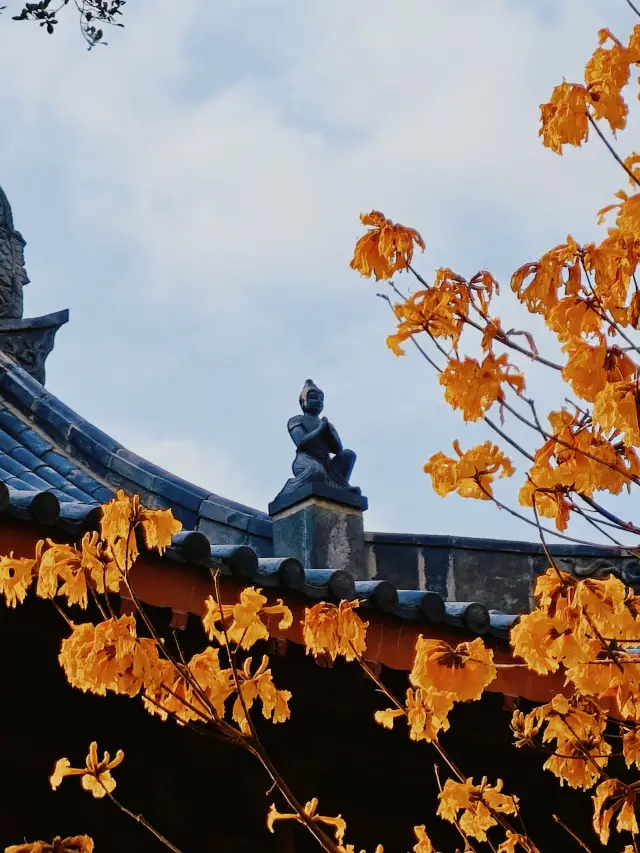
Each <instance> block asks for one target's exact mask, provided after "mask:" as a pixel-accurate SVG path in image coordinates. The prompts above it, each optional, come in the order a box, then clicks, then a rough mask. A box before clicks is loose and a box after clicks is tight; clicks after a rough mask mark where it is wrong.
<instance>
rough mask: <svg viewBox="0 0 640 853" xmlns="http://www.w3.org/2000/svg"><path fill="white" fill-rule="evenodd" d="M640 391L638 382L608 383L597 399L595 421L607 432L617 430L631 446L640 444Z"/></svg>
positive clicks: (594, 410) (594, 409)
mask: <svg viewBox="0 0 640 853" xmlns="http://www.w3.org/2000/svg"><path fill="white" fill-rule="evenodd" d="M639 396H640V394H639V391H638V383H637V380H634V381H632V382H608V383H607V385H606V386H605V388H604V390H602V391H600V393H599V394H598V395H597V397H596V401H595V406H594V408H593V419H594V421H597V422H598V423H599V424H600V426H601V427H602V428H603V429H605V430H612V429H615V430H617V431H618V432H621V433H622V434H623V435H624V437H625V442H626V443H627V444H630V445H638V444H640V425H639V424H638V401H639Z"/></svg>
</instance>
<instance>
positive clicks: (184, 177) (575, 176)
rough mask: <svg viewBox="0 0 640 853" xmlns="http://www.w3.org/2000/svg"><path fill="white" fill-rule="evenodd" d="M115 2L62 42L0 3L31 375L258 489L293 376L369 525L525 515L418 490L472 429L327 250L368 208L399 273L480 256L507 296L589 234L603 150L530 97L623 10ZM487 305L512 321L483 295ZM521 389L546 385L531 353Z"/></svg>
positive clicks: (340, 253) (512, 315) (435, 528)
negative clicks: (514, 279) (313, 385)
mask: <svg viewBox="0 0 640 853" xmlns="http://www.w3.org/2000/svg"><path fill="white" fill-rule="evenodd" d="M621 5H622V4H621ZM605 12H606V16H605V14H604V13H605ZM126 14H127V18H126V22H127V29H126V30H124V31H115V32H113V33H110V34H109V40H110V45H109V47H108V48H106V49H103V50H96V51H93V52H92V53H91V54H89V55H87V54H86V51H84V50H83V49H82V44H81V43H80V42H79V37H78V35H77V31H76V30H75V28H74V27H72V26H68V27H67V29H66V31H64V30H61V31H60V32H59V33H57V34H56V35H55V36H54V37H52V38H46V37H43V36H42V35H41V34H40V33H39V32H34V31H33V30H31V29H30V28H28V27H26V26H25V25H22V24H14V23H12V22H10V21H6V20H2V21H1V22H0V74H2V79H3V81H4V82H3V91H2V92H0V120H2V126H3V133H2V135H1V138H0V162H2V163H3V170H2V173H0V182H2V183H3V184H4V186H5V188H6V190H7V191H8V193H9V195H10V198H11V199H12V200H13V203H14V208H15V213H16V220H17V223H18V227H19V228H21V229H22V230H23V232H24V233H25V236H26V238H27V240H28V241H29V246H28V249H27V260H28V264H29V268H30V273H31V278H32V281H33V283H32V284H31V285H30V286H29V290H28V293H27V309H28V310H29V311H31V312H33V313H36V312H42V313H44V311H48V310H54V309H55V308H59V307H63V306H64V305H67V304H68V305H69V306H70V307H71V309H72V322H71V324H70V325H69V326H68V327H67V328H65V329H63V330H62V331H61V333H60V335H59V339H58V344H57V350H56V352H55V353H54V355H53V356H52V358H51V361H50V369H49V377H50V379H49V384H50V387H51V389H52V390H53V391H55V392H56V393H59V394H60V396H62V397H63V398H64V399H65V401H66V402H68V403H69V404H70V405H73V406H75V407H76V408H78V409H79V411H80V412H81V413H82V414H83V415H85V416H86V417H90V418H91V420H93V421H94V422H95V423H97V424H98V425H99V426H101V427H103V428H105V425H106V424H108V423H114V422H117V423H120V424H122V431H123V432H124V433H125V434H126V435H131V436H132V438H133V443H134V444H135V445H136V446H132V449H134V450H136V451H137V452H141V453H143V452H145V448H147V449H148V453H149V454H150V455H151V456H152V455H153V454H160V456H161V457H162V459H161V458H160V457H158V458H157V459H155V461H159V462H160V464H165V465H166V466H168V467H170V468H171V469H172V470H175V473H177V474H180V475H182V476H185V477H187V478H189V477H191V476H192V474H197V473H198V472H199V471H201V472H202V475H201V476H199V477H197V478H196V477H195V476H194V477H193V478H194V479H195V480H196V481H197V482H202V484H203V485H205V486H206V487H208V488H209V487H210V488H211V489H212V490H213V491H220V489H219V487H218V485H217V482H218V481H220V480H221V481H222V482H224V483H228V496H229V497H231V498H234V499H237V500H243V501H247V502H251V499H250V496H251V495H253V496H254V497H255V501H256V502H258V503H259V504H260V505H261V507H262V508H264V506H265V503H266V502H267V500H268V499H269V497H271V496H273V494H275V493H276V492H277V491H278V489H279V488H280V486H281V484H282V481H283V480H284V479H285V478H286V477H287V476H288V474H289V465H290V462H291V456H292V445H291V444H290V441H289V438H288V436H287V434H286V430H285V423H286V418H287V417H289V416H290V415H291V414H293V413H294V411H295V408H296V400H297V394H298V391H299V386H301V384H302V382H303V381H304V379H305V378H306V377H307V376H308V375H310V376H312V377H313V378H314V379H316V381H318V382H320V383H321V384H324V385H325V390H326V393H327V414H328V415H329V416H330V417H331V418H332V420H334V421H335V422H336V424H337V426H338V427H339V429H340V431H341V433H342V434H343V437H344V440H345V442H346V443H348V444H351V445H352V446H355V449H356V450H357V451H358V453H359V461H358V464H357V468H356V478H357V481H358V482H359V483H360V484H361V485H362V486H363V488H364V490H365V492H367V493H368V494H369V498H370V504H371V506H372V510H371V511H370V515H371V524H370V526H379V524H380V525H382V524H383V523H384V524H388V525H389V526H390V527H392V528H393V529H396V530H400V529H410V530H411V529H413V530H420V531H432V532H456V533H460V534H465V533H467V534H471V533H474V532H475V533H487V532H491V531H493V532H494V534H495V535H509V534H510V533H513V532H514V531H517V532H518V533H519V534H520V535H523V536H530V535H531V534H529V532H528V531H527V530H526V529H523V528H518V527H514V526H513V525H512V524H511V522H509V521H505V520H504V518H503V517H498V516H497V514H496V513H495V511H494V510H493V509H492V508H491V507H485V506H482V507H477V506H475V505H474V506H471V507H469V506H468V505H464V515H463V516H461V505H460V504H459V502H457V501H456V499H451V500H447V501H441V499H440V498H438V497H437V496H435V495H434V494H433V493H432V492H431V491H430V488H429V483H428V480H427V478H426V477H425V476H424V474H422V472H421V465H422V464H423V462H424V461H425V460H426V459H427V458H428V456H429V455H431V453H433V452H435V451H436V450H438V449H441V448H442V449H445V448H446V447H447V446H449V445H450V442H451V439H452V437H453V436H455V435H460V436H461V437H462V438H463V441H464V443H470V442H471V441H472V440H473V441H475V440H476V439H483V438H484V437H485V434H484V432H483V430H482V429H481V428H477V429H476V428H466V429H465V428H463V427H462V425H461V424H460V421H459V418H458V416H457V415H456V414H454V413H451V412H449V411H448V410H446V409H445V404H444V402H443V400H442V397H441V391H440V389H439V387H438V386H437V382H436V381H435V378H434V377H433V376H431V375H430V374H429V373H428V372H427V371H426V370H425V366H424V365H423V364H422V363H421V362H420V360H419V359H417V358H414V357H413V356H410V357H407V358H406V359H402V360H395V359H393V357H392V356H391V355H390V354H389V353H388V352H387V351H386V349H385V347H384V337H385V335H386V334H387V333H388V332H389V331H390V329H391V325H392V324H391V322H390V320H391V318H390V314H389V312H388V309H386V307H385V306H384V305H383V304H382V303H381V302H380V301H379V300H376V299H375V296H374V295H373V294H375V292H376V290H377V289H379V288H377V287H376V285H375V284H371V283H369V282H364V281H362V280H360V279H359V278H358V277H357V276H356V275H355V274H353V273H352V272H351V271H350V270H349V268H348V262H349V259H350V255H351V251H352V247H353V243H354V241H355V239H356V238H357V236H358V235H359V233H360V228H359V223H358V214H359V213H360V212H361V211H363V210H367V209H370V208H372V207H376V208H379V209H382V210H383V211H385V213H386V214H387V215H389V216H392V217H393V218H394V219H396V220H399V221H402V222H405V223H406V224H411V225H414V226H415V227H417V228H418V229H419V230H420V231H421V232H422V233H423V235H424V236H425V238H426V240H427V244H428V252H427V254H426V255H425V256H424V258H421V259H420V262H419V265H420V268H421V270H423V271H424V272H425V275H429V274H430V271H431V270H432V269H433V268H434V267H437V266H440V265H446V266H452V267H453V268H454V269H457V270H459V271H460V272H462V273H463V274H472V273H473V272H475V270H476V269H477V268H479V267H483V266H488V267H490V268H491V269H492V270H493V271H494V272H495V273H496V274H497V275H499V277H500V278H501V279H502V280H503V282H504V284H505V290H506V291H507V292H508V287H507V286H506V284H507V281H508V275H509V273H510V272H511V271H512V270H513V269H514V268H515V267H516V266H518V265H519V264H521V263H523V262H525V261H527V260H529V259H530V258H533V257H535V256H536V255H538V254H539V253H541V252H542V251H544V250H545V249H547V248H549V247H550V246H551V245H554V244H555V243H557V242H560V241H561V240H562V239H564V237H565V235H566V232H567V231H571V232H572V233H574V234H575V236H576V237H577V238H578V239H584V238H585V237H590V236H592V235H593V233H594V213H595V211H596V210H597V209H598V208H599V207H600V206H601V205H602V204H604V203H606V202H607V201H608V200H609V198H610V197H611V195H612V193H613V191H615V189H617V188H618V186H620V185H621V180H620V177H619V175H618V172H616V171H615V170H616V168H617V167H616V166H615V164H614V163H613V161H612V160H611V159H610V158H607V157H606V155H605V154H604V153H603V152H602V150H601V149H600V148H599V147H598V145H597V141H594V142H592V143H591V144H590V145H589V146H587V147H586V148H584V149H583V150H580V151H576V152H569V153H568V154H567V155H565V157H563V158H557V157H554V156H553V155H552V154H550V152H548V151H547V150H546V149H543V147H542V146H541V144H540V143H539V141H538V139H537V125H538V104H539V103H540V102H541V101H542V100H543V99H545V98H546V97H547V96H548V94H549V92H550V89H551V87H552V86H553V85H554V84H555V83H556V82H558V81H559V80H560V79H562V77H563V76H567V77H568V78H571V77H572V76H573V77H576V76H578V75H579V73H580V69H581V67H582V65H583V64H584V61H585V59H586V58H587V56H588V55H589V52H590V51H591V50H592V48H593V46H594V43H595V37H596V32H597V30H598V28H599V27H600V26H601V25H602V22H603V16H604V17H606V18H607V20H608V22H610V23H611V25H612V26H614V27H616V26H617V27H618V28H619V31H620V32H622V33H624V32H625V31H626V30H627V29H628V28H629V27H630V26H631V25H632V24H633V23H634V21H633V19H632V18H631V16H630V15H626V14H625V13H624V9H621V10H617V11H616V12H615V13H613V12H611V10H610V4H608V3H605V2H604V0H594V1H593V2H592V3H590V4H584V2H582V1H581V0H565V2H563V3H562V4H560V5H559V4H557V3H546V2H539V0H530V2H529V3H520V4H514V3H512V2H507V0H478V2H476V3H474V4H462V5H459V4H443V3H441V2H436V0H431V1H430V2H427V0H396V3H394V5H393V11H392V12H390V7H389V4H388V2H383V0H368V2H365V0H353V2H352V3H344V2H342V0H324V2H320V1H319V0H309V2H306V3H304V4H297V5H296V4H292V3H291V2H290V0H243V2H241V3H238V2H237V0H219V2H216V3H209V2H206V1H205V0H182V2H180V3H179V4H177V3H175V2H174V0H153V12H152V14H150V13H149V6H148V4H145V3H141V4H139V5H136V6H135V7H134V6H132V8H131V9H129V8H128V7H127V10H126ZM633 129H634V130H635V129H637V123H635V122H634V124H633ZM620 145H621V150H623V149H624V145H625V143H624V142H622V141H621V143H620ZM500 311H501V316H502V318H503V322H504V323H505V325H514V326H521V325H522V323H523V322H524V321H523V320H522V313H521V312H520V311H519V310H517V309H514V301H513V300H512V299H510V298H506V299H503V300H502V304H501V306H500ZM544 345H545V346H547V341H546V340H545V341H544ZM531 387H533V388H534V389H535V390H537V389H538V388H541V389H545V388H546V387H547V386H546V385H545V384H544V379H539V378H538V372H537V371H536V372H535V374H532V378H531ZM114 410H115V411H114ZM149 436H153V438H149ZM167 436H169V438H167ZM116 437H119V436H116ZM125 443H126V442H125ZM163 460H166V461H163ZM208 477H211V479H212V482H204V479H205V478H208ZM461 517H463V518H464V522H463V523H461ZM377 519H379V522H378V520H377ZM374 522H375V525H374Z"/></svg>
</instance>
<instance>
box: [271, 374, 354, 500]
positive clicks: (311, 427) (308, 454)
mask: <svg viewBox="0 0 640 853" xmlns="http://www.w3.org/2000/svg"><path fill="white" fill-rule="evenodd" d="M300 408H301V409H302V414H301V415H295V416H294V417H293V418H291V419H290V420H289V422H288V424H287V429H288V430H289V435H290V436H291V438H292V439H293V442H294V443H295V445H296V449H297V452H296V456H295V459H294V460H293V466H292V469H293V475H294V476H293V477H292V478H291V479H289V480H287V482H286V483H285V485H284V487H283V488H282V490H281V491H280V493H279V494H278V496H277V497H276V499H275V500H274V501H273V503H272V505H271V507H274V506H278V505H280V504H282V503H283V502H284V500H285V499H286V498H287V497H288V496H289V495H293V494H294V493H297V492H298V491H299V490H300V489H302V488H304V487H309V486H311V485H313V487H325V488H324V491H326V488H327V487H328V488H329V489H331V490H332V491H333V492H335V495H336V499H337V498H338V497H339V496H340V493H341V495H342V498H343V499H344V502H345V503H349V504H352V505H354V506H360V505H366V499H365V498H362V497H361V496H360V489H359V488H358V487H357V486H351V485H350V484H349V478H350V477H351V472H352V471H353V466H354V465H355V461H356V454H355V453H354V452H353V450H347V449H346V448H343V446H342V441H341V440H340V436H339V435H338V431H337V430H336V428H335V427H334V426H333V424H331V423H329V421H328V420H327V419H326V418H324V417H320V413H321V412H322V410H323V408H324V394H323V392H322V391H321V389H320V388H318V386H317V385H316V384H315V382H314V381H313V380H312V379H307V381H306V382H305V384H304V387H303V389H302V391H301V392H300Z"/></svg>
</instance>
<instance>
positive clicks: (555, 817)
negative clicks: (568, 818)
mask: <svg viewBox="0 0 640 853" xmlns="http://www.w3.org/2000/svg"><path fill="white" fill-rule="evenodd" d="M552 817H553V819H554V820H555V822H556V823H558V824H560V826H561V827H562V828H563V829H564V830H566V832H568V833H569V835H570V836H571V837H572V838H573V840H574V841H575V842H576V843H577V844H579V845H580V847H582V849H583V850H586V851H587V853H592V851H591V848H590V847H588V846H587V845H586V844H585V843H584V841H583V840H582V839H581V838H578V836H577V835H576V834H575V832H574V831H573V830H572V829H570V828H569V827H568V826H567V824H566V823H564V821H562V820H561V819H560V818H559V817H558V815H557V814H554V815H552Z"/></svg>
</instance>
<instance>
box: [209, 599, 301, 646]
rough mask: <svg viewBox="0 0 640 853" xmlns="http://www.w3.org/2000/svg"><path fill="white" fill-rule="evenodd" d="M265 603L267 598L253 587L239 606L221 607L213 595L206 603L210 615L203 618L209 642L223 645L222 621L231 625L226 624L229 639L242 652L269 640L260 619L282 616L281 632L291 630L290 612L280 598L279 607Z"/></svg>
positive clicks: (280, 622)
mask: <svg viewBox="0 0 640 853" xmlns="http://www.w3.org/2000/svg"><path fill="white" fill-rule="evenodd" d="M266 603H267V598H266V596H264V595H262V593H261V591H260V590H259V589H255V588H254V587H247V588H246V589H243V590H242V592H241V593H240V601H239V602H238V603H237V604H223V605H222V608H221V607H220V605H219V604H218V603H217V601H215V600H214V598H213V596H209V598H208V599H207V600H206V601H205V606H206V609H207V612H206V613H205V615H204V617H203V619H202V622H203V624H204V627H205V630H206V631H207V634H208V635H209V639H210V640H213V639H215V640H217V641H218V642H219V643H221V644H224V641H225V638H224V631H222V630H221V626H222V623H223V622H224V624H225V625H227V623H228V622H229V623H230V624H228V625H227V637H228V638H229V640H230V641H231V642H233V643H237V644H238V645H240V646H241V648H243V649H249V648H251V646H252V645H253V644H254V643H256V642H257V641H258V640H267V639H268V638H269V631H268V630H267V626H266V625H265V624H264V622H263V621H262V619H261V618H260V617H261V616H270V615H279V616H280V617H281V618H280V621H279V623H278V628H279V630H281V631H284V630H286V629H287V628H290V627H291V625H292V623H293V616H292V614H291V610H289V608H288V607H286V606H285V605H284V604H283V602H282V599H281V598H279V599H278V603H277V604H274V605H271V606H268V607H265V605H266ZM221 611H222V612H221ZM218 626H220V627H218Z"/></svg>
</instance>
